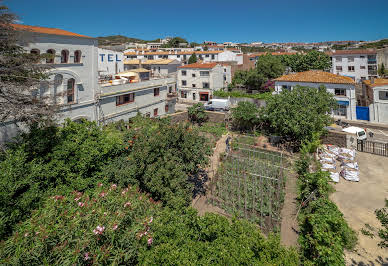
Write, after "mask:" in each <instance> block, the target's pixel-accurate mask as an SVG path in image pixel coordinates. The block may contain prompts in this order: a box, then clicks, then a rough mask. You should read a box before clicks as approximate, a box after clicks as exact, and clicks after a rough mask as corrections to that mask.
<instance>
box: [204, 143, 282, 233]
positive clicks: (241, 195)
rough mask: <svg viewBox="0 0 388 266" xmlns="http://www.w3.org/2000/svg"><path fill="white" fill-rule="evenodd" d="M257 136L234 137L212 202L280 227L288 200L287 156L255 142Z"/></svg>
mask: <svg viewBox="0 0 388 266" xmlns="http://www.w3.org/2000/svg"><path fill="white" fill-rule="evenodd" d="M252 141H253V143H254V138H253V137H238V138H235V139H233V145H232V146H233V149H232V151H231V152H230V153H229V154H228V155H227V156H226V158H225V159H224V160H223V162H222V164H221V166H220V167H219V168H218V171H217V174H216V176H215V178H214V179H213V182H212V185H211V189H212V191H211V197H210V203H211V204H212V205H215V206H218V207H220V208H222V209H223V210H225V211H226V212H227V213H228V214H230V215H236V216H237V217H240V218H246V219H248V220H250V221H252V222H255V223H257V224H258V225H260V227H261V228H262V230H263V231H264V232H269V231H273V230H275V231H276V230H279V228H280V221H281V216H280V212H281V209H282V205H283V200H284V178H285V172H286V168H285V165H284V163H285V162H286V160H285V159H284V157H283V156H282V155H281V154H280V153H276V152H268V151H265V150H262V149H259V148H257V147H254V146H252V145H251V144H252Z"/></svg>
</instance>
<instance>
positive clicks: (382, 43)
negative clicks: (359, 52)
mask: <svg viewBox="0 0 388 266" xmlns="http://www.w3.org/2000/svg"><path fill="white" fill-rule="evenodd" d="M385 46H388V39H382V40H380V41H377V42H372V43H366V44H363V45H361V46H360V48H376V49H380V48H383V47H385Z"/></svg>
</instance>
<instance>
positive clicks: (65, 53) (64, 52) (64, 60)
mask: <svg viewBox="0 0 388 266" xmlns="http://www.w3.org/2000/svg"><path fill="white" fill-rule="evenodd" d="M68 62H69V51H68V50H62V52H61V64H66V63H68Z"/></svg>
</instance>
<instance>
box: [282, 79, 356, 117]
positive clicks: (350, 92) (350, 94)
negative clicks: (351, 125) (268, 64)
mask: <svg viewBox="0 0 388 266" xmlns="http://www.w3.org/2000/svg"><path fill="white" fill-rule="evenodd" d="M297 85H299V86H305V87H313V88H319V87H320V86H322V85H323V86H325V87H326V90H327V91H328V92H330V93H332V94H334V91H335V89H337V88H338V89H346V96H334V98H335V99H336V100H337V101H347V102H349V105H348V107H347V112H346V117H343V118H346V119H349V120H356V104H357V101H356V91H355V86H354V85H351V84H328V83H326V84H322V83H306V82H289V81H276V82H275V92H276V93H280V92H281V91H282V86H291V89H292V88H293V87H295V86H297Z"/></svg>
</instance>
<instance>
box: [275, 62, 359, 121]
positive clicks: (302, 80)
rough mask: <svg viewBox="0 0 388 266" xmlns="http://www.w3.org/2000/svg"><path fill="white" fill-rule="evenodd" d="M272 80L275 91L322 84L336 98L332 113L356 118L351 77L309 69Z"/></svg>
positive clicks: (342, 116)
mask: <svg viewBox="0 0 388 266" xmlns="http://www.w3.org/2000/svg"><path fill="white" fill-rule="evenodd" d="M274 81H275V93H280V92H281V91H282V90H292V89H293V88H294V87H295V86H303V87H313V88H320V87H321V86H322V85H323V86H325V88H326V90H327V91H328V92H330V93H332V94H333V95H334V98H335V99H336V100H337V103H338V109H337V110H334V111H333V115H334V116H335V117H338V118H345V119H349V120H356V103H357V101H356V92H355V82H354V81H353V79H352V78H349V77H344V76H339V75H335V74H332V73H328V72H324V71H318V70H310V71H305V72H299V73H294V74H289V75H284V76H281V77H279V78H277V79H275V80H274Z"/></svg>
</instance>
